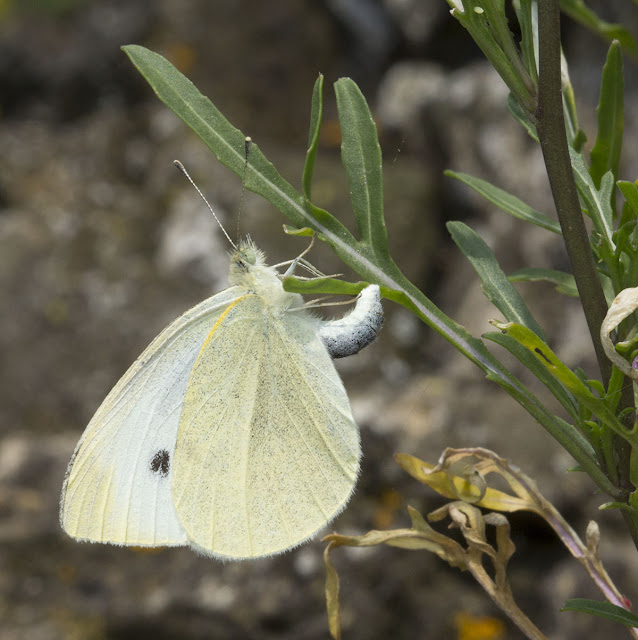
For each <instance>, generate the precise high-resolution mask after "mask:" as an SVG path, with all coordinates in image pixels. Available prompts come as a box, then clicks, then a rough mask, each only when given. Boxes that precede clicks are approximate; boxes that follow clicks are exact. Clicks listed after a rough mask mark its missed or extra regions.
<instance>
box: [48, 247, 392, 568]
mask: <svg viewBox="0 0 638 640" xmlns="http://www.w3.org/2000/svg"><path fill="white" fill-rule="evenodd" d="M281 277H282V276H281V275H280V274H279V273H278V272H277V271H276V269H275V268H274V267H268V266H266V265H265V263H264V257H263V254H262V253H261V252H260V251H259V250H258V249H257V248H256V247H255V246H254V244H253V243H252V242H250V241H249V240H248V241H245V242H243V243H241V244H240V245H239V248H238V249H237V250H235V252H234V253H233V254H232V258H231V267H230V282H231V286H230V287H229V288H228V289H226V290H225V291H222V292H221V293H218V294H217V295H214V296H212V297H211V298H208V299H207V300H204V301H203V302H201V303H200V304H198V305H197V306H195V307H193V308H192V309H190V310H189V311H187V312H186V313H185V314H183V315H182V316H181V317H179V318H178V319H177V320H175V321H174V322H173V323H172V324H171V325H169V326H168V327H167V328H166V329H164V331H162V333H160V335H159V336H157V338H155V340H154V341H153V342H152V343H151V344H150V345H149V346H148V347H147V348H146V350H145V351H144V353H142V355H141V356H140V357H139V358H138V359H137V361H136V362H135V363H134V364H133V365H132V366H131V367H130V369H129V370H128V371H127V372H126V373H125V374H124V376H123V377H122V379H121V380H120V381H119V382H118V383H117V384H116V385H115V387H114V388H113V390H112V391H111V392H110V393H109V395H108V396H107V397H106V399H105V400H104V402H103V403H102V405H101V406H100V408H99V409H98V410H97V413H96V414H95V416H94V417H93V419H92V420H91V422H90V423H89V425H88V427H87V428H86V430H85V432H84V434H83V436H82V438H81V439H80V441H79V443H78V445H77V447H76V449H75V452H74V454H73V457H72V459H71V462H70V464H69V468H68V470H67V476H66V480H65V483H64V487H63V490H62V499H61V505H60V520H61V523H62V527H63V528H64V530H65V531H66V532H67V533H68V534H69V535H70V536H72V537H73V538H76V539H78V540H88V541H92V542H107V543H113V544H120V545H135V546H150V547H155V546H181V545H189V546H191V547H192V548H193V549H196V550H197V551H199V552H201V553H203V554H206V555H209V556H216V557H221V558H230V559H239V558H255V557H259V556H266V555H271V554H276V553H280V552H283V551H285V550H287V549H290V548H291V547H295V546H297V545H299V544H300V543H302V542H303V541H304V540H306V539H308V538H310V537H311V536H313V535H314V534H315V533H317V532H318V531H319V530H320V529H322V528H323V527H324V526H325V525H326V524H327V523H328V522H329V521H330V520H331V519H332V518H334V517H335V516H336V515H337V514H338V513H339V512H340V511H341V510H342V509H343V508H344V506H345V504H346V503H347V502H348V500H349V498H350V496H351V494H352V491H353V488H354V485H355V481H356V478H357V475H358V471H359V458H360V455H361V451H360V445H359V431H358V428H357V425H356V424H355V422H354V419H353V417H352V413H351V410H350V405H349V403H348V398H347V396H346V392H345V390H344V388H343V384H342V382H341V380H340V378H339V375H338V373H337V371H336V369H335V367H334V364H333V363H332V357H343V356H346V355H350V354H353V353H356V352H357V351H358V350H359V349H361V348H362V347H364V346H366V345H367V344H369V343H370V342H371V341H372V340H373V339H374V338H375V337H376V333H377V331H378V330H379V328H380V326H381V323H382V322H383V313H382V309H381V303H380V294H379V287H378V286H376V285H371V286H369V287H367V288H366V289H364V290H363V291H362V293H361V295H360V297H359V300H358V301H357V305H356V307H355V309H354V310H353V311H352V312H351V313H350V314H349V315H347V316H346V317H345V318H343V319H341V320H336V321H331V322H327V321H322V320H320V319H319V318H317V317H315V316H313V315H312V314H311V312H310V311H308V309H307V308H306V307H305V306H304V303H303V300H302V298H301V296H299V295H298V294H294V293H287V292H285V291H284V289H283V287H282V283H281Z"/></svg>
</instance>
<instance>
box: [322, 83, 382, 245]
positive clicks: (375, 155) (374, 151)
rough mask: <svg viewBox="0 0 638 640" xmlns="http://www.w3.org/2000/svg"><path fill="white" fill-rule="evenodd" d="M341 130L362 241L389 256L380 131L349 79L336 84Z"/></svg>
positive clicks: (362, 98)
mask: <svg viewBox="0 0 638 640" xmlns="http://www.w3.org/2000/svg"><path fill="white" fill-rule="evenodd" d="M334 87H335V94H336V96H337V110H338V113H339V124H340V127H341V159H342V161H343V166H344V167H345V170H346V175H347V177H348V184H349V185H350V200H351V201H352V207H353V209H354V214H355V220H356V223H357V228H358V229H359V234H360V240H361V241H362V242H363V243H365V244H367V245H369V246H370V247H371V248H372V252H373V253H374V254H375V255H381V256H385V255H386V254H387V253H388V234H387V231H386V227H385V222H384V220H383V173H382V165H381V147H380V145H379V138H378V136H377V127H376V125H375V123H374V120H373V119H372V114H371V113H370V109H369V108H368V104H367V103H366V100H365V98H364V97H363V94H362V93H361V90H360V89H359V87H357V85H356V84H355V83H354V82H353V81H352V80H350V78H341V79H340V80H338V81H337V82H335V85H334Z"/></svg>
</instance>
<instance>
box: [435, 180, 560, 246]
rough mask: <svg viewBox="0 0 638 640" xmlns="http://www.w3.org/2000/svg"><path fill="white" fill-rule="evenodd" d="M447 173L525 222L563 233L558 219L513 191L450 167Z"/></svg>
mask: <svg viewBox="0 0 638 640" xmlns="http://www.w3.org/2000/svg"><path fill="white" fill-rule="evenodd" d="M445 175H446V176H449V177H450V178H456V179H457V180H460V181H461V182H464V183H465V184H466V185H468V186H469V187H472V189H474V191H476V192H477V193H479V194H480V195H482V196H483V197H484V198H486V199H487V200H489V201H490V202H491V203H492V204H495V205H496V206H497V207H498V208H499V209H502V210H503V211H505V212H506V213H509V214H511V215H513V216H514V217H515V218H518V219H519V220H524V221H525V222H530V223H531V224H535V225H536V226H538V227H542V228H543V229H547V230H548V231H552V232H554V233H558V234H560V233H561V230H560V224H558V222H556V220H552V219H551V218H550V217H549V216H546V215H545V214H544V213H541V212H540V211H536V209H533V208H532V207H530V206H529V205H528V204H525V203H524V202H523V201H522V200H519V199H518V198H517V197H516V196H513V195H512V194H511V193H507V191H504V190H503V189H499V188H498V187H495V186H494V185H493V184H490V183H489V182H487V181H486V180H481V179H480V178H475V177H474V176H470V175H468V174H467V173H460V172H456V171H450V170H449V169H448V170H447V171H445Z"/></svg>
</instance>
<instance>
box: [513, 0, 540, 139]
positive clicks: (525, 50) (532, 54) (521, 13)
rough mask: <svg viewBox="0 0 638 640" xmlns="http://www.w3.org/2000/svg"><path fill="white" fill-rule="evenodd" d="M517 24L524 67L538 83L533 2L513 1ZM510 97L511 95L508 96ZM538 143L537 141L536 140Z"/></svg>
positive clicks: (529, 0)
mask: <svg viewBox="0 0 638 640" xmlns="http://www.w3.org/2000/svg"><path fill="white" fill-rule="evenodd" d="M512 4H513V5H514V10H515V11H516V17H517V18H518V24H519V25H520V28H521V53H522V55H523V61H524V62H525V66H526V67H527V70H528V72H529V75H530V76H531V78H532V80H533V81H534V82H537V81H538V72H537V69H538V33H537V31H538V30H537V28H536V24H537V22H538V15H537V11H538V9H537V6H536V2H535V1H534V0H514V1H513V2H512ZM510 95H511V94H510ZM536 142H538V139H537V140H536Z"/></svg>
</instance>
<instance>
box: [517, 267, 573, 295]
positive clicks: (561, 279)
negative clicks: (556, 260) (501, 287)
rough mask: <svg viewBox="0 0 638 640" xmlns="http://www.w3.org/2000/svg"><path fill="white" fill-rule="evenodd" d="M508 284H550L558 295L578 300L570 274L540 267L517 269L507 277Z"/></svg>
mask: <svg viewBox="0 0 638 640" xmlns="http://www.w3.org/2000/svg"><path fill="white" fill-rule="evenodd" d="M507 279H508V280H509V281H510V282H540V281H545V282H551V283H552V284H553V285H555V287H556V291H558V293H563V294H565V295H566V296H571V297H573V298H578V289H577V287H576V280H575V279H574V276H573V275H572V274H571V273H566V272H565V271H558V270H557V269H543V268H540V267H526V268H524V269H518V271H514V272H513V273H510V274H509V276H507Z"/></svg>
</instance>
